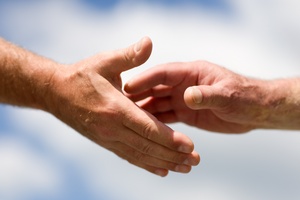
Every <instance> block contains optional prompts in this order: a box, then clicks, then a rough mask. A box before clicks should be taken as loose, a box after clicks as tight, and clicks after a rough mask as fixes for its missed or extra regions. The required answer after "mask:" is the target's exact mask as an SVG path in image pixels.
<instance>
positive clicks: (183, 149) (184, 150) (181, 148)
mask: <svg viewBox="0 0 300 200" xmlns="http://www.w3.org/2000/svg"><path fill="white" fill-rule="evenodd" d="M178 151H180V152H182V153H191V152H192V151H193V146H190V145H181V146H179V148H178Z"/></svg>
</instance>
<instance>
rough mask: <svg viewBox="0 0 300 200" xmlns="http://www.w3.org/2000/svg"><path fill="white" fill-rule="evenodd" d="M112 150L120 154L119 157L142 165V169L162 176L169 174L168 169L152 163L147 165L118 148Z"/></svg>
mask: <svg viewBox="0 0 300 200" xmlns="http://www.w3.org/2000/svg"><path fill="white" fill-rule="evenodd" d="M110 150H111V151H112V152H114V153H115V154H116V155H118V156H119V157H121V158H123V159H125V160H127V161H128V162H129V163H131V164H133V165H135V166H137V167H140V168H142V169H145V170H147V171H148V172H150V173H153V174H156V175H158V176H161V177H165V176H167V175H168V172H169V170H167V169H162V168H157V167H153V166H150V165H146V164H144V163H140V162H137V161H136V160H135V159H133V158H131V157H129V156H128V155H127V154H124V153H122V152H120V151H118V150H115V149H110Z"/></svg>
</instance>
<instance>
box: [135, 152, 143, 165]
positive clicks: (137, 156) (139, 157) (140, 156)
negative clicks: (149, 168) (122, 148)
mask: <svg viewBox="0 0 300 200" xmlns="http://www.w3.org/2000/svg"><path fill="white" fill-rule="evenodd" d="M133 158H134V159H135V160H136V161H138V162H143V161H144V159H145V156H144V154H142V153H140V152H138V151H135V152H134V153H133Z"/></svg>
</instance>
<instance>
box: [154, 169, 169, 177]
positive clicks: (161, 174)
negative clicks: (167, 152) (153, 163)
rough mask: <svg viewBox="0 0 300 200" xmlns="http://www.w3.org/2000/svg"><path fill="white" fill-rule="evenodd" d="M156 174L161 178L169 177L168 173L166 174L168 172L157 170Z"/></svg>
mask: <svg viewBox="0 0 300 200" xmlns="http://www.w3.org/2000/svg"><path fill="white" fill-rule="evenodd" d="M154 173H155V174H156V175H158V176H161V177H165V176H167V175H168V172H166V170H162V169H157V170H155V172H154Z"/></svg>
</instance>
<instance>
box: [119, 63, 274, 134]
mask: <svg viewBox="0 0 300 200" xmlns="http://www.w3.org/2000/svg"><path fill="white" fill-rule="evenodd" d="M266 85H267V84H266V82H264V81H259V80H254V79H249V78H246V77H243V76H241V75H238V74H235V73H233V72H231V71H229V70H227V69H225V68H223V67H220V66H217V65H215V64H212V63H208V62H204V61H197V62H191V63H169V64H164V65H160V66H156V67H154V68H152V69H150V70H148V71H146V72H144V73H142V74H140V75H139V76H137V77H135V78H133V79H132V80H131V81H129V82H128V83H127V84H126V85H125V88H124V89H125V91H126V92H127V93H128V94H127V96H128V97H129V98H131V99H132V100H133V101H136V102H138V104H139V105H140V106H141V107H142V108H143V109H145V110H147V111H148V112H150V113H152V114H153V115H154V116H155V117H157V119H159V120H160V121H162V122H164V123H173V122H184V123H186V124H188V125H191V126H195V127H198V128H202V129H205V130H209V131H214V132H224V133H242V132H247V131H249V130H252V129H253V128H256V127H257V126H258V124H260V123H263V121H264V120H265V119H266V118H267V117H268V114H269V111H267V109H265V108H264V107H263V106H262V103H263V98H264V94H265V91H263V89H262V88H265V87H266ZM260 86H264V87H260ZM148 97H149V98H148Z"/></svg>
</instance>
